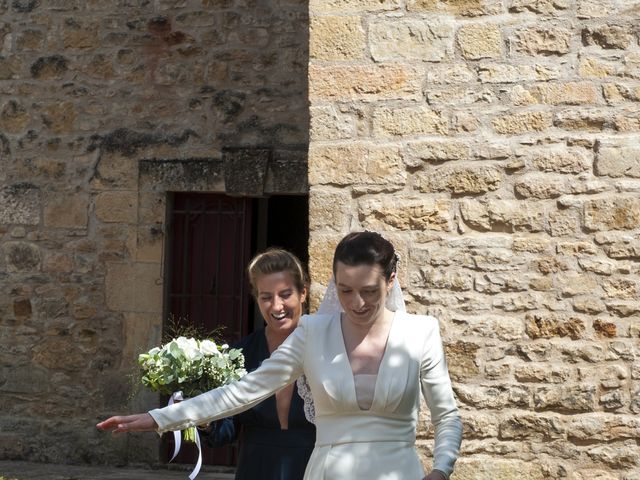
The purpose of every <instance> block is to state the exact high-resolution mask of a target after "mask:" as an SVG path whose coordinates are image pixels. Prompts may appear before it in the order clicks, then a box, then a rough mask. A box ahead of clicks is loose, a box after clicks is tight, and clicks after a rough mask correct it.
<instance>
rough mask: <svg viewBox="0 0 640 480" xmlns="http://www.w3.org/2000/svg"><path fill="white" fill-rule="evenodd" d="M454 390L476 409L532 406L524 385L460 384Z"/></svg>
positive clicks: (459, 398) (462, 400) (463, 400)
mask: <svg viewBox="0 0 640 480" xmlns="http://www.w3.org/2000/svg"><path fill="white" fill-rule="evenodd" d="M453 390H454V392H455V393H456V396H457V397H458V400H459V401H460V402H462V403H463V404H467V405H473V406H474V408H476V409H485V408H491V409H500V408H515V407H525V408H526V407H529V406H530V405H531V391H530V390H529V388H527V387H524V386H522V385H506V384H503V385H493V386H484V385H480V386H479V385H472V384H468V383H458V384H456V385H454V387H453ZM470 478H476V477H470ZM491 478H494V477H491Z"/></svg>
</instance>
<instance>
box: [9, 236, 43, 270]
mask: <svg viewBox="0 0 640 480" xmlns="http://www.w3.org/2000/svg"><path fill="white" fill-rule="evenodd" d="M2 253H3V256H4V264H5V265H6V269H7V272H37V271H39V270H40V265H41V262H42V255H41V253H40V249H39V248H38V246H37V245H35V244H33V243H28V242H6V243H4V244H2Z"/></svg>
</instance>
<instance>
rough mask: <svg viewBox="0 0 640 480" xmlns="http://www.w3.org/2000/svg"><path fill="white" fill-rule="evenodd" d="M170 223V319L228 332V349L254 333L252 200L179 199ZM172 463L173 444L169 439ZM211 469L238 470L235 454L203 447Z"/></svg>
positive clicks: (189, 451) (183, 457)
mask: <svg viewBox="0 0 640 480" xmlns="http://www.w3.org/2000/svg"><path fill="white" fill-rule="evenodd" d="M172 203H173V205H172V207H171V209H170V212H169V222H168V227H169V228H168V240H169V242H168V246H169V252H168V258H167V266H168V267H167V269H168V278H169V284H168V292H167V302H166V303H167V313H168V317H171V318H173V319H174V321H176V320H177V321H178V322H181V323H187V324H189V325H191V326H194V327H197V328H198V329H200V331H202V332H209V331H212V330H215V329H219V328H220V327H223V330H222V331H221V334H222V336H223V338H224V340H225V341H226V342H228V343H231V342H234V341H236V340H239V339H240V338H241V337H243V336H245V335H246V334H247V333H249V328H250V318H249V317H250V316H249V302H250V290H249V283H248V280H247V278H246V274H245V270H246V266H247V264H248V262H249V259H250V255H251V239H252V231H251V230H252V200H251V199H249V198H237V197H229V196H226V195H222V194H198V193H176V194H174V195H173V202H172ZM163 438H164V439H165V440H164V442H163V455H164V457H165V459H167V460H168V459H169V458H171V454H170V453H169V452H173V438H172V436H171V435H165V436H164V437H163ZM203 456H204V459H203V461H204V463H205V464H215V465H235V460H236V459H235V456H236V454H235V448H233V447H229V448H227V447H223V448H218V449H211V448H208V447H204V446H203ZM196 458H197V450H196V449H195V446H193V445H183V447H182V449H181V453H180V455H179V456H178V457H177V458H176V459H175V460H174V462H178V463H194V462H195V460H196Z"/></svg>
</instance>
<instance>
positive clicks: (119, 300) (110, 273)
mask: <svg viewBox="0 0 640 480" xmlns="http://www.w3.org/2000/svg"><path fill="white" fill-rule="evenodd" d="M160 275H161V272H160V264H152V263H135V264H131V265H127V264H124V263H111V264H109V265H107V274H106V278H105V299H106V303H107V307H108V308H109V309H111V310H115V311H121V312H147V313H162V282H159V281H158V279H159V278H160Z"/></svg>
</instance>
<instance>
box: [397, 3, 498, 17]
mask: <svg viewBox="0 0 640 480" xmlns="http://www.w3.org/2000/svg"><path fill="white" fill-rule="evenodd" d="M407 10H409V11H410V12H434V13H435V12H441V11H443V10H444V11H445V12H446V13H451V14H454V15H461V16H465V17H477V16H481V15H495V14H498V13H499V12H500V11H501V4H500V2H499V1H496V0H409V1H408V2H407Z"/></svg>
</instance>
